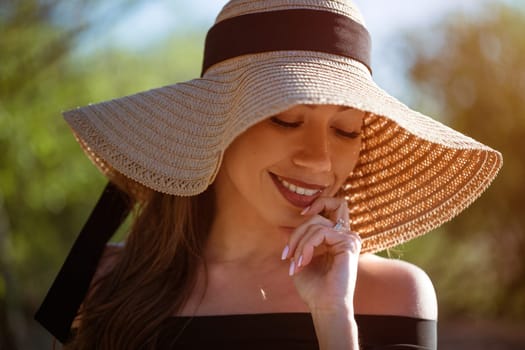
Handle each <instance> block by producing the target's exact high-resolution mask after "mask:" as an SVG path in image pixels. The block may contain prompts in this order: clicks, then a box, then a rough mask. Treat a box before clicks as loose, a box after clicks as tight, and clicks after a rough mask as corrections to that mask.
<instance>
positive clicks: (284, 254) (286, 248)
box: [281, 245, 290, 260]
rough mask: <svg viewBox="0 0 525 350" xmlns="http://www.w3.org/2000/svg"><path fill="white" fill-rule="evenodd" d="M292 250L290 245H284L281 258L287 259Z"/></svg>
mask: <svg viewBox="0 0 525 350" xmlns="http://www.w3.org/2000/svg"><path fill="white" fill-rule="evenodd" d="M289 251H290V248H289V247H288V245H286V246H285V247H284V250H283V252H282V254H281V260H286V258H287V257H288V252H289Z"/></svg>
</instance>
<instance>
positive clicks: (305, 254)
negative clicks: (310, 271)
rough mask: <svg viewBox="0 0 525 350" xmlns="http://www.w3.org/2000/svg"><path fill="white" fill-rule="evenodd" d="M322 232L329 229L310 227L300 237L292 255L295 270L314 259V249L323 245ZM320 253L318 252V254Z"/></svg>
mask: <svg viewBox="0 0 525 350" xmlns="http://www.w3.org/2000/svg"><path fill="white" fill-rule="evenodd" d="M323 230H330V228H327V227H324V226H316V227H311V228H310V229H309V230H308V231H307V232H306V233H305V234H304V235H303V236H302V237H301V239H300V241H299V242H298V244H297V248H296V249H295V251H294V254H293V259H294V260H295V261H296V262H297V263H296V266H297V268H299V267H301V266H305V265H307V264H308V263H309V262H310V261H311V260H312V258H313V257H314V251H315V249H316V248H318V247H321V246H322V245H323V243H324V240H325V238H324V235H323V232H322V231H323ZM321 253H322V252H318V254H321Z"/></svg>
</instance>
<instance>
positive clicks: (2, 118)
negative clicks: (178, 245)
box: [0, 1, 203, 349]
mask: <svg viewBox="0 0 525 350" xmlns="http://www.w3.org/2000/svg"><path fill="white" fill-rule="evenodd" d="M86 3H89V2H86ZM122 3H123V2H121V5H122ZM135 3H137V2H135ZM80 4H84V2H82V1H75V2H71V3H69V4H68V5H65V3H60V2H42V3H37V2H31V1H21V2H19V3H18V4H17V5H19V6H17V5H12V7H11V8H9V9H7V8H6V7H5V6H4V5H2V6H3V7H0V10H1V11H0V15H2V17H1V18H0V25H2V26H3V27H4V28H5V29H6V30H5V31H3V33H2V40H1V41H0V59H1V62H2V64H1V65H0V305H4V304H5V303H6V302H7V304H6V305H7V308H6V309H5V310H4V308H1V307H0V348H3V345H2V344H11V345H10V346H9V348H10V349H14V347H13V346H14V345H12V344H14V343H16V342H18V343H19V346H21V347H22V348H29V347H32V346H35V347H36V348H42V346H43V344H38V341H34V343H35V344H29V343H25V342H27V341H29V338H32V336H28V335H27V334H25V333H20V332H22V331H23V330H24V329H26V330H28V331H30V332H34V329H35V326H36V324H34V322H33V321H32V318H33V313H34V312H35V310H36V308H37V306H38V305H39V304H40V302H41V300H42V298H43V296H44V295H45V292H46V291H47V289H48V288H49V286H50V284H51V282H52V280H53V279H54V277H55V275H56V273H57V271H58V268H59V267H60V265H61V264H62V262H63V261H64V258H65V256H66V254H67V252H68V251H69V248H70V246H71V244H72V243H73V240H74V238H75V237H76V235H77V233H78V232H79V230H80V228H81V226H82V225H83V223H84V221H85V220H86V218H87V216H88V214H89V212H90V210H91V209H92V206H93V205H94V203H95V201H96V199H97V197H98V195H99V194H100V192H101V190H102V188H103V187H104V185H105V182H106V180H105V179H104V177H103V176H102V175H101V174H100V173H99V172H98V170H97V169H96V168H95V167H94V166H93V165H92V164H91V163H90V162H89V160H88V159H87V158H86V157H85V156H84V155H83V153H82V151H81V149H80V147H79V146H78V144H77V142H76V141H75V140H74V137H73V135H72V133H71V132H70V130H69V128H68V126H67V124H66V123H65V121H64V120H63V119H62V117H61V115H60V114H61V112H62V111H65V110H68V109H71V108H75V107H77V106H81V105H86V104H88V103H91V102H98V101H101V100H105V99H110V98H113V97H117V96H122V95H126V94H131V93H134V92H138V91H141V90H146V89H149V88H153V87H157V86H161V85H166V84H172V83H175V82H177V81H180V80H187V79H189V78H192V77H197V76H198V74H199V68H200V67H199V66H200V61H201V55H202V54H201V50H202V42H203V34H195V35H189V36H186V37H185V38H184V39H180V38H172V39H170V40H169V41H167V42H166V43H163V44H164V45H162V46H157V47H148V48H147V51H148V53H147V54H144V53H131V52H125V51H122V50H121V51H118V50H105V51H95V52H92V53H90V55H88V56H81V55H79V54H74V53H73V48H74V47H75V45H78V43H79V40H80V36H79V33H80V32H82V31H83V30H84V28H85V27H86V23H87V22H88V20H89V19H87V18H86V19H85V21H84V20H83V21H79V23H80V24H78V25H76V24H75V23H70V24H68V23H63V22H60V21H59V22H58V23H57V22H56V21H55V19H54V18H55V17H56V16H55V15H54V14H56V13H60V11H65V9H64V7H66V9H67V6H69V7H70V11H71V10H75V9H76V10H81V7H79V6H80ZM48 5H49V6H51V7H50V8H49V9H48V10H49V12H46V11H44V9H43V8H42V7H39V6H43V7H45V6H48ZM84 5H85V4H84ZM53 6H55V7H53ZM85 6H86V7H84V9H87V6H88V5H85ZM90 6H93V3H91V5H90ZM17 11H18V12H17ZM28 11H29V12H28ZM24 13H25V14H26V16H24V15H23V14H24ZM121 235H122V232H121ZM2 320H7V322H8V323H9V322H12V321H13V320H17V322H18V323H19V326H17V327H13V326H12V325H11V326H10V325H9V324H7V325H6V324H5V321H2ZM10 320H11V321H10ZM20 322H22V323H23V326H22V324H20ZM37 329H38V331H37V337H41V334H39V333H38V332H39V331H40V332H42V331H41V330H40V328H37ZM12 334H14V337H15V338H16V339H15V340H16V342H15V341H14V340H13V339H8V338H6V337H9V336H10V335H12ZM47 344H49V343H46V346H48V345H47Z"/></svg>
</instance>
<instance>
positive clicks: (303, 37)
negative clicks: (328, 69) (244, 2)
mask: <svg viewBox="0 0 525 350" xmlns="http://www.w3.org/2000/svg"><path fill="white" fill-rule="evenodd" d="M371 46H372V43H371V38H370V34H369V33H368V31H367V29H366V28H365V27H364V26H363V25H361V24H360V23H358V22H356V21H354V20H352V19H351V18H349V17H347V16H344V15H341V14H337V13H332V12H328V11H319V10H309V9H295V10H280V11H270V12H260V13H252V14H246V15H241V16H236V17H232V18H228V19H225V20H223V21H220V22H218V23H216V24H215V25H214V26H213V27H211V28H210V30H209V31H208V34H207V35H206V44H205V48H204V61H203V65H202V74H201V76H202V75H204V73H205V72H206V70H207V69H208V68H210V67H211V66H212V65H214V64H216V63H219V62H222V61H224V60H227V59H230V58H234V57H237V56H241V55H246V54H255V53H262V52H270V51H282V50H286V51H288V50H306V51H318V52H325V53H331V54H335V55H340V56H345V57H349V58H352V59H354V60H357V61H359V62H361V63H363V64H364V65H365V66H366V67H367V68H368V70H369V71H370V72H371V71H372V70H371V68H370V67H371V60H370V51H371Z"/></svg>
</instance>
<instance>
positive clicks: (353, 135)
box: [335, 128, 361, 139]
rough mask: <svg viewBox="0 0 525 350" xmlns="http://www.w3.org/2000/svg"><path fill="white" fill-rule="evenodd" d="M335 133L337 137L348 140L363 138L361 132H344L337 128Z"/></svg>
mask: <svg viewBox="0 0 525 350" xmlns="http://www.w3.org/2000/svg"><path fill="white" fill-rule="evenodd" d="M335 132H336V134H337V135H339V136H342V137H345V138H348V139H356V138H358V137H359V136H361V132H359V131H344V130H341V129H337V128H336V129H335Z"/></svg>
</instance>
